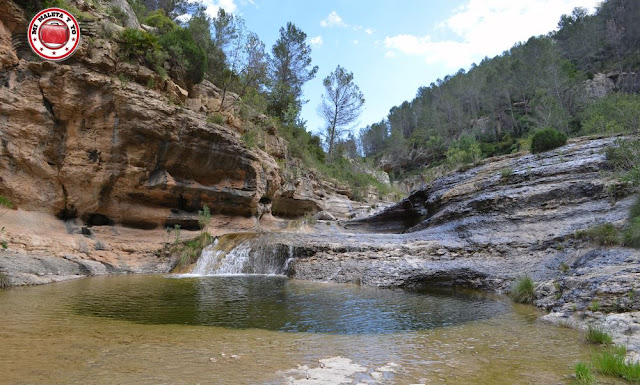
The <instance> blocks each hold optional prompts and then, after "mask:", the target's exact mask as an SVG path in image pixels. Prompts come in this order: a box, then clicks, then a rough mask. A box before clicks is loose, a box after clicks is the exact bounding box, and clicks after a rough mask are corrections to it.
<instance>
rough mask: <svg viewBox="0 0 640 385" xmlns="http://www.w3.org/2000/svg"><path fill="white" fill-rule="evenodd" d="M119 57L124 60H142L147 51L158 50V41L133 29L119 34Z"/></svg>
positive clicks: (148, 34) (150, 35) (146, 33)
mask: <svg viewBox="0 0 640 385" xmlns="http://www.w3.org/2000/svg"><path fill="white" fill-rule="evenodd" d="M120 48H121V49H120V53H119V54H120V56H121V57H122V58H124V59H126V60H139V59H140V58H144V57H145V55H146V53H147V52H148V51H153V50H156V49H158V39H157V38H156V37H155V36H153V35H152V34H150V33H148V32H145V31H141V30H139V29H135V28H125V29H124V30H122V32H120Z"/></svg>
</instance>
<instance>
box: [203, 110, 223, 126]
mask: <svg viewBox="0 0 640 385" xmlns="http://www.w3.org/2000/svg"><path fill="white" fill-rule="evenodd" d="M224 121H225V119H224V115H222V114H221V113H219V112H214V113H213V114H211V115H209V116H208V117H207V123H215V124H224Z"/></svg>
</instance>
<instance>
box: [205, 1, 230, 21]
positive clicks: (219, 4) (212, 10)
mask: <svg viewBox="0 0 640 385" xmlns="http://www.w3.org/2000/svg"><path fill="white" fill-rule="evenodd" d="M202 4H203V5H204V6H205V7H206V8H207V14H208V15H209V16H211V17H216V16H217V15H218V10H219V9H220V8H223V9H224V10H225V11H226V12H228V13H234V14H235V13H237V12H238V6H237V5H236V3H235V0H203V1H202Z"/></svg>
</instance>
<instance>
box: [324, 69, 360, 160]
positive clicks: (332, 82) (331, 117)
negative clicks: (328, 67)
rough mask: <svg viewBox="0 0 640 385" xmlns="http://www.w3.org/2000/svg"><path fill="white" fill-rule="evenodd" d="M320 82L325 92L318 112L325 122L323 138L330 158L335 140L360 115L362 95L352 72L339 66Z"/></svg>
mask: <svg viewBox="0 0 640 385" xmlns="http://www.w3.org/2000/svg"><path fill="white" fill-rule="evenodd" d="M322 84H324V87H325V90H326V93H325V95H322V104H320V106H319V108H318V112H319V114H320V116H322V117H323V118H324V120H325V121H326V122H327V128H326V130H327V132H326V134H325V140H326V143H327V147H328V150H327V153H328V154H329V159H331V157H332V156H333V150H334V145H335V144H336V141H338V140H339V139H340V137H341V136H342V135H343V134H344V133H345V131H346V130H347V129H348V126H349V125H350V124H351V123H353V122H355V121H356V119H358V116H360V113H361V112H362V106H363V105H364V97H363V95H362V92H361V91H360V88H359V87H358V86H357V85H356V84H355V83H354V82H353V73H352V72H348V71H346V70H345V69H344V68H343V67H340V66H337V67H336V70H335V71H333V72H332V73H330V74H329V75H328V76H327V77H326V78H324V80H323V81H322Z"/></svg>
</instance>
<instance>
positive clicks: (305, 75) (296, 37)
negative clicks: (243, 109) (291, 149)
mask: <svg viewBox="0 0 640 385" xmlns="http://www.w3.org/2000/svg"><path fill="white" fill-rule="evenodd" d="M272 54H273V55H272V62H271V73H272V86H271V89H270V92H269V106H268V111H269V112H270V113H271V114H272V115H273V116H275V117H277V118H279V119H280V121H282V122H284V123H286V124H293V123H295V122H296V119H297V118H298V116H299V112H300V108H301V106H302V100H301V97H302V86H303V84H304V83H306V82H307V81H309V80H311V79H313V78H314V77H315V76H316V73H317V72H318V66H314V67H311V68H310V66H311V46H310V45H309V44H308V43H307V34H306V33H304V32H303V31H302V30H301V29H299V28H298V27H296V25H295V24H293V23H291V22H289V23H287V25H286V27H282V28H280V36H279V37H278V40H276V43H275V44H274V45H273V48H272Z"/></svg>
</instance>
